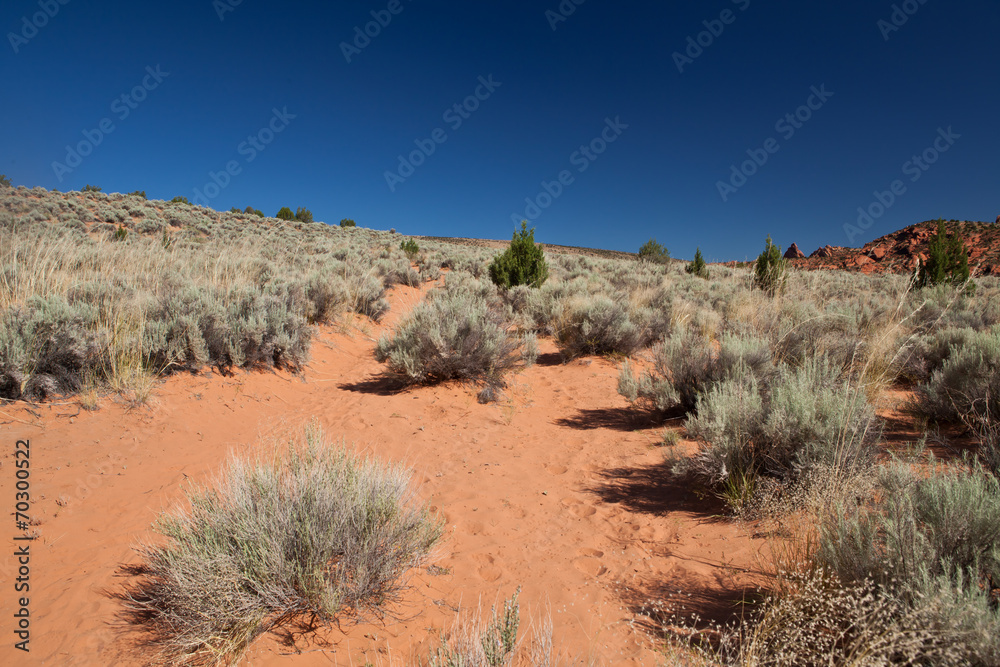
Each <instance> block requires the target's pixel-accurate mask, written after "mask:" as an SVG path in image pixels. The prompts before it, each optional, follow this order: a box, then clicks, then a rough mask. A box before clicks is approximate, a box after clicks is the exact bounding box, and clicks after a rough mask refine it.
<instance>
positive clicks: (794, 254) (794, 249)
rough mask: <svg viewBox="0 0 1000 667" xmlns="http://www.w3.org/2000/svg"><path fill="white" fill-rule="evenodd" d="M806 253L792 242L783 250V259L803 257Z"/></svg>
mask: <svg viewBox="0 0 1000 667" xmlns="http://www.w3.org/2000/svg"><path fill="white" fill-rule="evenodd" d="M805 256H806V254H805V253H804V252H802V251H801V250H799V247H798V246H797V245H795V244H794V243H793V244H792V245H790V246H788V250H786V251H785V259H803V258H805Z"/></svg>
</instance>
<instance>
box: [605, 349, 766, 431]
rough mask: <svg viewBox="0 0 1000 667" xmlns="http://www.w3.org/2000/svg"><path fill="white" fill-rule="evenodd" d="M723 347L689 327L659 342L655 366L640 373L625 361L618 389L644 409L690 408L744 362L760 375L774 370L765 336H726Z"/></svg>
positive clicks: (687, 410) (763, 375) (688, 409)
mask: <svg viewBox="0 0 1000 667" xmlns="http://www.w3.org/2000/svg"><path fill="white" fill-rule="evenodd" d="M718 347H719V349H718V351H717V352H716V351H715V350H714V349H713V345H712V342H711V341H710V340H708V339H707V338H705V337H704V336H701V335H699V334H698V333H696V332H694V331H691V330H685V331H682V332H680V333H679V334H677V335H674V336H671V337H670V338H668V339H666V340H665V341H663V342H662V343H660V344H658V345H656V346H655V347H654V348H653V350H652V354H653V367H652V368H651V369H649V370H647V371H645V372H644V373H642V374H641V375H640V376H639V377H636V376H635V374H634V372H633V370H632V366H631V364H629V363H626V364H625V365H624V366H623V367H622V369H621V371H620V372H619V376H618V393H619V394H621V395H622V396H624V397H625V398H626V399H627V400H629V401H630V402H632V403H638V404H639V405H641V406H643V407H644V408H646V409H649V410H652V411H655V412H664V411H667V410H670V409H673V408H680V409H682V410H683V411H684V412H691V411H693V410H694V409H695V406H696V405H697V402H698V398H699V397H700V396H702V395H703V394H704V393H705V392H706V391H708V389H710V388H711V387H712V386H714V385H715V384H717V383H718V382H720V381H722V380H723V379H724V378H726V377H727V376H728V375H729V374H730V373H731V372H732V371H733V370H734V369H735V368H736V367H737V366H739V365H743V366H745V367H746V368H747V369H748V370H749V371H750V372H751V373H752V374H753V375H755V376H756V377H757V378H758V379H760V378H763V379H768V378H769V377H770V376H771V375H772V374H773V373H774V366H773V364H772V362H771V352H770V350H769V349H768V345H767V342H766V341H763V340H760V339H757V338H753V337H750V336H733V335H727V336H723V338H722V340H720V341H719V345H718Z"/></svg>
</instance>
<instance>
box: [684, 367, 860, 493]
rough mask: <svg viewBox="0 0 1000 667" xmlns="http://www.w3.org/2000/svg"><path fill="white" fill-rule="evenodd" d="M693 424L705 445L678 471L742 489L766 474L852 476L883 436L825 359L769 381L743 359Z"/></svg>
mask: <svg viewBox="0 0 1000 667" xmlns="http://www.w3.org/2000/svg"><path fill="white" fill-rule="evenodd" d="M767 378H770V379H767ZM686 427H687V431H688V434H689V435H691V436H692V437H694V438H697V439H698V440H699V441H700V445H699V449H698V452H697V453H696V454H695V455H694V456H692V457H690V458H687V459H683V460H681V461H680V462H679V463H678V465H677V466H676V467H675V472H677V473H679V474H687V475H691V476H693V477H694V478H696V479H698V480H700V481H701V482H703V483H705V484H706V485H709V486H715V487H716V488H725V489H727V490H728V491H740V492H742V491H745V490H746V488H745V487H746V486H747V485H748V484H754V483H755V480H756V478H758V477H760V476H765V477H769V478H773V479H777V480H780V481H790V480H794V479H796V478H799V477H801V476H802V475H803V474H805V473H807V472H808V471H810V470H813V469H816V468H823V469H826V470H832V471H835V473H837V474H843V475H845V476H847V477H850V476H851V475H853V474H855V473H857V472H858V471H859V470H864V469H865V468H867V467H868V466H870V465H871V464H872V463H873V461H874V455H875V451H874V442H875V440H876V439H877V437H878V431H877V428H878V427H877V420H876V417H875V411H874V409H873V408H872V406H871V405H870V404H869V403H868V400H867V398H866V396H865V395H864V393H863V392H861V391H859V390H857V389H854V388H852V387H851V386H850V385H848V384H847V383H844V382H843V381H841V380H840V376H839V372H838V371H837V369H835V368H834V367H832V366H831V365H830V364H829V363H828V362H826V360H824V359H822V358H820V359H815V360H812V361H810V362H808V363H806V364H804V365H803V366H801V367H798V368H791V367H788V366H781V367H780V369H779V370H778V372H777V373H776V374H773V375H770V376H763V377H762V376H761V375H760V373H759V372H755V371H754V370H753V369H752V368H751V367H750V366H749V365H747V364H746V363H745V362H744V361H743V360H742V359H740V360H738V361H737V364H736V365H735V366H734V367H733V368H732V371H731V372H730V373H728V374H727V377H726V378H725V379H723V380H722V381H720V382H718V383H717V384H715V385H714V386H712V387H710V388H709V389H708V390H707V391H706V392H705V393H704V394H702V395H700V396H699V398H698V403H697V408H696V414H695V415H693V416H691V417H689V418H688V421H687V424H686ZM734 484H736V485H737V487H735V488H734V486H733V485H734ZM727 485H728V487H727ZM737 495H740V494H737ZM726 497H727V499H728V498H729V497H730V496H729V495H727V496H726Z"/></svg>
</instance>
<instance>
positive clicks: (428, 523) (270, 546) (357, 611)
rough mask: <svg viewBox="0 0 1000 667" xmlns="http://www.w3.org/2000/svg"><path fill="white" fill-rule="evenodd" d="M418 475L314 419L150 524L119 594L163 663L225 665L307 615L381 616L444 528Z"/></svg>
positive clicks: (239, 461) (237, 462)
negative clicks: (360, 452) (424, 497)
mask: <svg viewBox="0 0 1000 667" xmlns="http://www.w3.org/2000/svg"><path fill="white" fill-rule="evenodd" d="M409 478H410V474H409V472H408V471H407V470H405V469H403V468H402V467H399V466H389V465H384V464H381V463H378V462H376V461H373V460H369V459H362V458H360V457H358V456H356V455H354V454H351V453H349V452H348V451H347V450H346V449H345V448H344V446H343V445H340V446H337V445H334V444H332V443H330V442H328V441H326V440H325V439H324V437H323V434H322V431H321V430H320V429H319V427H318V425H316V424H315V423H313V424H312V425H310V427H308V428H307V429H306V431H305V435H304V437H302V438H301V439H299V440H298V441H293V442H291V443H289V444H288V446H287V449H285V450H284V451H274V452H261V453H260V454H258V455H256V456H254V457H245V458H232V459H231V460H230V462H229V464H228V465H227V467H226V468H225V470H224V472H223V474H222V475H220V476H219V477H217V478H216V479H215V480H214V481H213V483H212V484H211V485H208V486H203V487H197V486H196V487H193V488H191V489H189V490H187V497H188V504H187V505H185V506H182V507H179V508H177V509H175V510H173V511H172V512H169V513H164V514H163V515H161V516H160V518H159V519H158V521H157V522H156V523H155V524H154V528H155V530H156V531H157V532H158V533H159V534H160V535H162V536H163V537H165V538H166V541H165V543H163V544H159V543H157V544H147V545H144V546H142V547H140V548H139V553H140V554H141V556H142V558H143V562H142V564H141V565H140V566H138V567H136V568H134V571H135V572H134V573H135V575H136V576H137V577H138V579H137V580H136V581H134V582H131V583H130V584H128V585H127V586H126V588H125V590H124V591H123V592H122V593H121V595H120V598H121V600H122V601H123V604H124V616H125V617H126V618H127V619H128V620H130V621H132V622H133V623H135V624H136V625H138V626H139V629H141V630H143V631H146V632H147V633H148V635H147V637H146V639H147V641H148V642H149V644H150V648H152V649H153V650H154V651H155V654H154V657H155V658H156V659H157V660H158V661H162V662H164V663H169V664H205V663H208V664H219V663H224V664H229V663H232V662H235V661H236V660H238V659H239V657H240V656H241V655H242V654H243V653H244V652H245V651H246V649H247V648H248V647H249V646H250V644H251V643H252V642H253V641H254V639H256V638H257V637H258V636H260V635H261V634H263V633H265V632H267V631H269V630H272V629H274V628H277V627H281V626H284V625H286V624H288V623H292V622H295V621H296V620H297V619H298V618H299V617H303V618H304V617H306V616H309V617H311V618H312V620H313V621H319V622H320V623H323V624H331V623H333V622H336V621H338V620H340V619H343V618H355V619H381V618H383V617H385V616H386V615H388V614H391V613H392V610H391V609H390V608H389V605H391V604H392V603H393V602H395V601H396V600H397V599H398V596H399V593H400V592H401V590H402V589H403V587H404V585H405V581H404V577H405V574H406V573H407V571H408V570H410V569H411V568H413V567H415V566H417V565H419V564H420V563H421V562H422V561H423V560H424V559H425V558H426V557H427V555H428V553H429V551H430V549H431V548H432V547H433V545H434V544H435V542H436V541H437V540H438V539H439V538H440V536H441V530H442V524H441V523H440V522H439V521H438V520H436V519H435V518H433V517H432V516H431V515H430V513H429V511H428V510H427V509H426V508H425V507H422V506H420V505H418V504H416V503H415V502H414V501H413V498H412V495H411V493H410V490H409Z"/></svg>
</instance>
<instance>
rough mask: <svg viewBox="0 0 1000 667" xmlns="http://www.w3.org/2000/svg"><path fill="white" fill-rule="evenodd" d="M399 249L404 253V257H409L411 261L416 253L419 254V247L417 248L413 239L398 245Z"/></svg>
mask: <svg viewBox="0 0 1000 667" xmlns="http://www.w3.org/2000/svg"><path fill="white" fill-rule="evenodd" d="M399 249H400V250H402V251H403V252H405V253H406V256H407V257H409V258H410V259H411V260H412V259H413V258H414V257H416V256H417V253H418V252H420V246H418V245H417V242H416V241H414V240H413V239H406V240H405V241H403V242H402V243H400V244H399Z"/></svg>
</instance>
